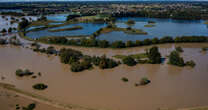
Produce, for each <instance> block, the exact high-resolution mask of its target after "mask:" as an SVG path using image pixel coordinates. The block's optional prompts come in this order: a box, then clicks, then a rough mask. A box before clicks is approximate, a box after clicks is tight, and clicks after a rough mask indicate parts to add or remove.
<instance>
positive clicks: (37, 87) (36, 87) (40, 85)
mask: <svg viewBox="0 0 208 110" xmlns="http://www.w3.org/2000/svg"><path fill="white" fill-rule="evenodd" d="M33 88H34V89H37V90H44V89H46V88H48V86H47V85H45V84H43V83H39V84H35V85H33Z"/></svg>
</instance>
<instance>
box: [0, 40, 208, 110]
mask: <svg viewBox="0 0 208 110" xmlns="http://www.w3.org/2000/svg"><path fill="white" fill-rule="evenodd" d="M175 45H177V46H178V45H180V46H182V47H183V49H184V53H182V54H181V55H182V56H183V57H184V59H185V61H187V60H194V61H195V62H196V66H195V67H194V68H190V67H184V68H181V67H176V66H171V65H168V64H166V63H165V64H161V65H157V64H155V65H152V64H138V65H136V66H134V67H128V66H126V65H120V66H118V67H116V68H113V69H107V70H101V69H99V68H97V67H94V69H92V70H87V71H84V72H80V73H73V72H71V71H70V67H69V65H64V64H61V63H60V61H59V58H58V57H56V56H50V57H48V56H47V55H44V54H39V53H34V52H33V51H32V50H30V49H26V48H22V47H13V46H1V47H0V77H2V76H3V77H5V79H4V80H2V79H0V81H1V82H4V83H10V84H14V85H16V87H17V88H20V89H23V90H25V91H29V92H32V93H36V94H39V95H42V96H45V97H48V98H50V99H53V100H57V101H59V102H61V103H64V104H67V103H69V104H77V105H82V106H86V107H91V108H103V109H108V110H157V109H158V108H159V107H162V108H184V107H193V106H205V105H208V97H207V93H208V87H207V84H208V68H207V67H208V52H207V53H202V52H200V51H201V48H202V47H203V46H208V44H207V43H206V44H205V43H204V44H163V45H159V47H160V52H161V53H162V56H163V57H165V56H167V55H169V52H170V51H172V50H173V49H174V46H175ZM149 47H151V46H149ZM57 48H60V47H57ZM72 48H74V49H78V50H80V51H82V52H83V53H84V54H88V55H102V54H106V55H107V56H108V57H111V56H113V55H116V54H124V55H128V54H134V53H141V52H144V49H145V48H148V47H136V48H130V49H120V50H117V49H116V50H115V49H99V48H82V47H72ZM166 62H167V61H166ZM19 68H21V69H29V70H31V71H33V72H35V74H36V75H37V73H38V72H41V73H42V76H40V77H39V76H38V77H37V78H36V79H32V78H31V77H23V78H18V77H16V75H15V71H16V70H17V69H19ZM122 77H127V78H128V79H129V82H126V83H124V82H123V81H122V80H121V78H122ZM142 77H148V78H149V79H150V80H151V83H150V84H149V85H147V86H144V87H141V86H140V87H135V86H134V84H135V83H138V82H139V81H140V79H141V78H142ZM40 82H41V83H44V84H47V85H48V89H46V90H44V91H37V90H33V88H32V85H34V84H36V83H40Z"/></svg>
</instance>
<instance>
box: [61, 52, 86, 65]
mask: <svg viewBox="0 0 208 110" xmlns="http://www.w3.org/2000/svg"><path fill="white" fill-rule="evenodd" d="M82 56H83V55H82V53H81V52H80V51H76V50H73V49H66V48H62V49H61V50H60V52H59V57H60V60H61V62H62V63H65V64H72V63H73V62H76V61H78V60H79V59H80V58H81V57H82Z"/></svg>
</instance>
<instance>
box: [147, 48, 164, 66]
mask: <svg viewBox="0 0 208 110" xmlns="http://www.w3.org/2000/svg"><path fill="white" fill-rule="evenodd" d="M146 54H147V57H148V58H149V62H150V63H152V64H160V63H161V55H160V52H159V51H158V47H156V46H154V47H152V48H150V49H149V50H147V52H146Z"/></svg>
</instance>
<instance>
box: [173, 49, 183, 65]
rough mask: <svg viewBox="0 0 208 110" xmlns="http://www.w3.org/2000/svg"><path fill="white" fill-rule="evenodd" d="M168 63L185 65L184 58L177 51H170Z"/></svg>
mask: <svg viewBox="0 0 208 110" xmlns="http://www.w3.org/2000/svg"><path fill="white" fill-rule="evenodd" d="M169 63H170V64H172V65H176V66H185V63H184V60H183V58H182V57H180V55H179V53H178V52H177V51H172V52H171V53H170V56H169Z"/></svg>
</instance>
